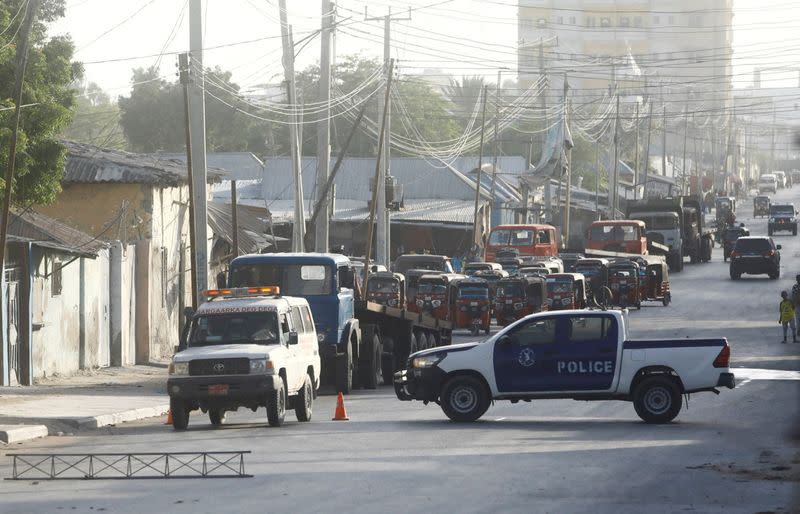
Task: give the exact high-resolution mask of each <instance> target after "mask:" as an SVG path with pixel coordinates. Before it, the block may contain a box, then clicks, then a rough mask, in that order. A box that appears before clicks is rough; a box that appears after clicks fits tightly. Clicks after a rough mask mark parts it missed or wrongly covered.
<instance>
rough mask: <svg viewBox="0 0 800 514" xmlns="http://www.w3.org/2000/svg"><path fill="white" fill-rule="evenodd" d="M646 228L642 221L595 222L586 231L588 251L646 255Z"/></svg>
mask: <svg viewBox="0 0 800 514" xmlns="http://www.w3.org/2000/svg"><path fill="white" fill-rule="evenodd" d="M645 226H646V223H645V222H643V221H642V220H603V221H594V222H592V224H591V225H590V226H589V229H588V230H587V231H586V249H587V250H605V251H609V252H623V253H635V254H637V255H646V254H647V236H646V230H645Z"/></svg>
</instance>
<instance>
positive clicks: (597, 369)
mask: <svg viewBox="0 0 800 514" xmlns="http://www.w3.org/2000/svg"><path fill="white" fill-rule="evenodd" d="M557 366H558V373H559V374H569V375H581V374H590V373H592V374H601V373H613V372H614V362H613V361H558V364H557Z"/></svg>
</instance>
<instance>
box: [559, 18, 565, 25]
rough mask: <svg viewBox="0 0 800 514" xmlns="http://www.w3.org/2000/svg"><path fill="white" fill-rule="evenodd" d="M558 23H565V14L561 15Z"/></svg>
mask: <svg viewBox="0 0 800 514" xmlns="http://www.w3.org/2000/svg"><path fill="white" fill-rule="evenodd" d="M558 24H559V25H563V24H564V17H563V16H559V17H558Z"/></svg>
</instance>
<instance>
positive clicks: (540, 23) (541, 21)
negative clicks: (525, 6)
mask: <svg viewBox="0 0 800 514" xmlns="http://www.w3.org/2000/svg"><path fill="white" fill-rule="evenodd" d="M536 25H537V26H538V27H539V28H542V27H546V26H547V20H545V19H544V18H539V19H538V20H536Z"/></svg>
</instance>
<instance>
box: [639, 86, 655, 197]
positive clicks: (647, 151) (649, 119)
mask: <svg viewBox="0 0 800 514" xmlns="http://www.w3.org/2000/svg"><path fill="white" fill-rule="evenodd" d="M648 101H649V103H650V113H649V114H648V115H647V145H646V146H645V147H644V182H643V183H642V200H644V199H646V198H647V173H648V171H649V170H650V134H652V133H653V99H652V98H648Z"/></svg>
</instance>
